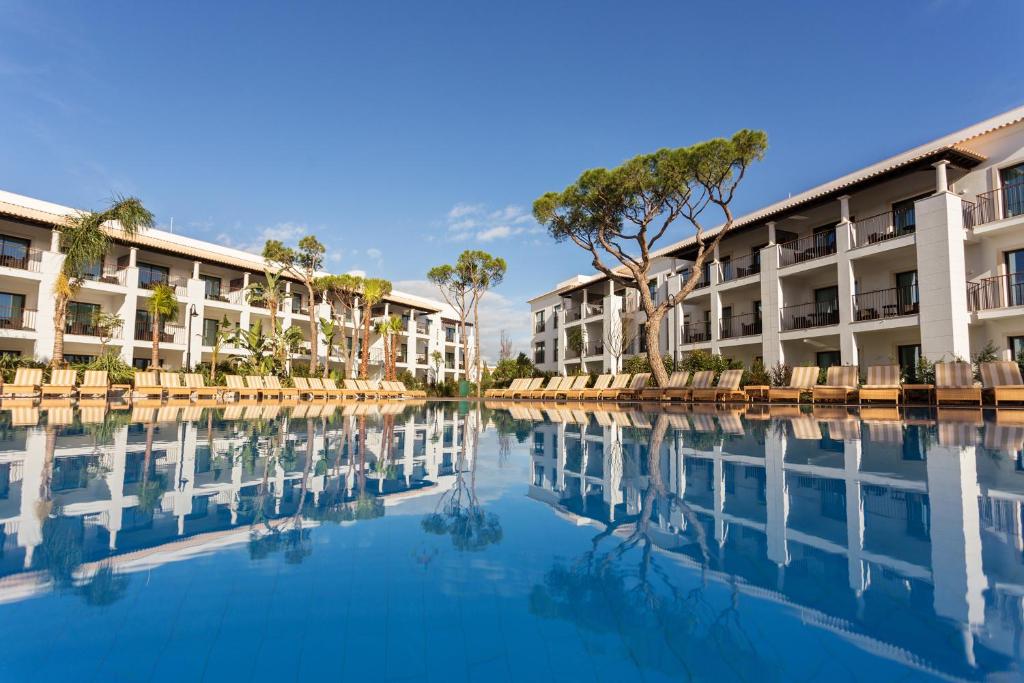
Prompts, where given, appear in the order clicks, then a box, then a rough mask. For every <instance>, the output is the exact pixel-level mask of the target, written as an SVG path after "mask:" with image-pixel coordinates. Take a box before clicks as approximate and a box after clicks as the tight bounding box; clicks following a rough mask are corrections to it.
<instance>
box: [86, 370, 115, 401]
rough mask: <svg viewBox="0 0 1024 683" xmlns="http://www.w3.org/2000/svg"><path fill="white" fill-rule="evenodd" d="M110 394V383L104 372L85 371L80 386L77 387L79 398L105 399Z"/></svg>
mask: <svg viewBox="0 0 1024 683" xmlns="http://www.w3.org/2000/svg"><path fill="white" fill-rule="evenodd" d="M109 393H110V381H109V380H108V379H107V371H106V370H86V371H85V377H84V378H83V379H82V384H81V385H80V386H79V387H78V396H79V398H81V397H83V396H91V397H96V396H102V397H103V398H106V397H107V395H108V394H109Z"/></svg>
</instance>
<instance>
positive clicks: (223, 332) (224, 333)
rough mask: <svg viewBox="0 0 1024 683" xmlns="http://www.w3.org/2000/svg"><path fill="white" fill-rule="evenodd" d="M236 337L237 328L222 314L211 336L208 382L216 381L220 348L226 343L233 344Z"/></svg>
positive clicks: (214, 382)
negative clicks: (215, 330)
mask: <svg viewBox="0 0 1024 683" xmlns="http://www.w3.org/2000/svg"><path fill="white" fill-rule="evenodd" d="M236 339H238V329H237V328H234V327H232V326H231V321H230V320H228V317H227V316H224V317H223V318H222V319H221V321H220V322H219V323H217V332H216V334H214V336H213V352H212V353H211V354H210V384H216V383H217V357H218V356H220V350H221V348H223V347H224V346H225V345H226V344H232V345H233V344H234V343H235V340H236Z"/></svg>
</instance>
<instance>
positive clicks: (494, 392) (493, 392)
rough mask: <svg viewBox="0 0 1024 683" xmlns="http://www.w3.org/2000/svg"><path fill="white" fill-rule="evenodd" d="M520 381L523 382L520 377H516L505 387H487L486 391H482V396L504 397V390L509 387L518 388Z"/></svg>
mask: <svg viewBox="0 0 1024 683" xmlns="http://www.w3.org/2000/svg"><path fill="white" fill-rule="evenodd" d="M522 382H523V378H522V377H517V378H515V379H514V380H512V383H511V384H509V385H508V386H507V387H498V388H495V389H488V390H487V391H485V392H484V398H504V397H505V392H506V391H508V390H509V389H518V388H519V385H520V384H521V383H522Z"/></svg>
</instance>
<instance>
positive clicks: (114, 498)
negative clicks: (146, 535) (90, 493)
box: [105, 426, 128, 550]
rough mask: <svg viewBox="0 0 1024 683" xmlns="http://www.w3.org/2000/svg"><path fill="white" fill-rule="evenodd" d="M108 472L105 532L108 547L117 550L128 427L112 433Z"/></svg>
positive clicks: (122, 507) (122, 508)
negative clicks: (107, 536) (108, 542)
mask: <svg viewBox="0 0 1024 683" xmlns="http://www.w3.org/2000/svg"><path fill="white" fill-rule="evenodd" d="M111 451H112V453H111V462H110V472H108V473H107V475H106V477H105V479H106V481H107V489H109V490H110V508H109V509H108V510H107V532H108V533H109V534H110V549H111V550H117V532H119V531H120V530H121V521H122V518H123V515H124V507H125V502H124V498H125V496H124V475H125V466H126V464H127V462H126V461H127V458H128V427H127V426H124V427H121V428H119V429H118V430H117V433H116V434H114V442H113V444H112V445H111Z"/></svg>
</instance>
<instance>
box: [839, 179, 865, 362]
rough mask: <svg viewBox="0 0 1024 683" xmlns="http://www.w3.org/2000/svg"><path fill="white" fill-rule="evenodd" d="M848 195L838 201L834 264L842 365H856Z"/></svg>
mask: <svg viewBox="0 0 1024 683" xmlns="http://www.w3.org/2000/svg"><path fill="white" fill-rule="evenodd" d="M849 199H850V198H849V197H847V196H845V195H844V196H842V197H840V198H839V201H840V209H839V211H840V216H841V219H840V222H839V224H838V225H837V226H836V266H837V272H838V282H837V284H838V287H837V289H838V292H839V294H838V296H839V351H840V357H841V359H842V363H843V365H857V364H858V362H859V361H858V358H857V339H856V337H855V336H854V334H853V332H852V331H851V330H850V323H852V322H853V294H854V291H855V289H856V285H855V276H854V274H853V262H852V261H851V260H850V248H851V247H852V246H853V244H852V242H851V238H852V235H853V233H852V229H853V226H852V224H851V223H850V205H849Z"/></svg>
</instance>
